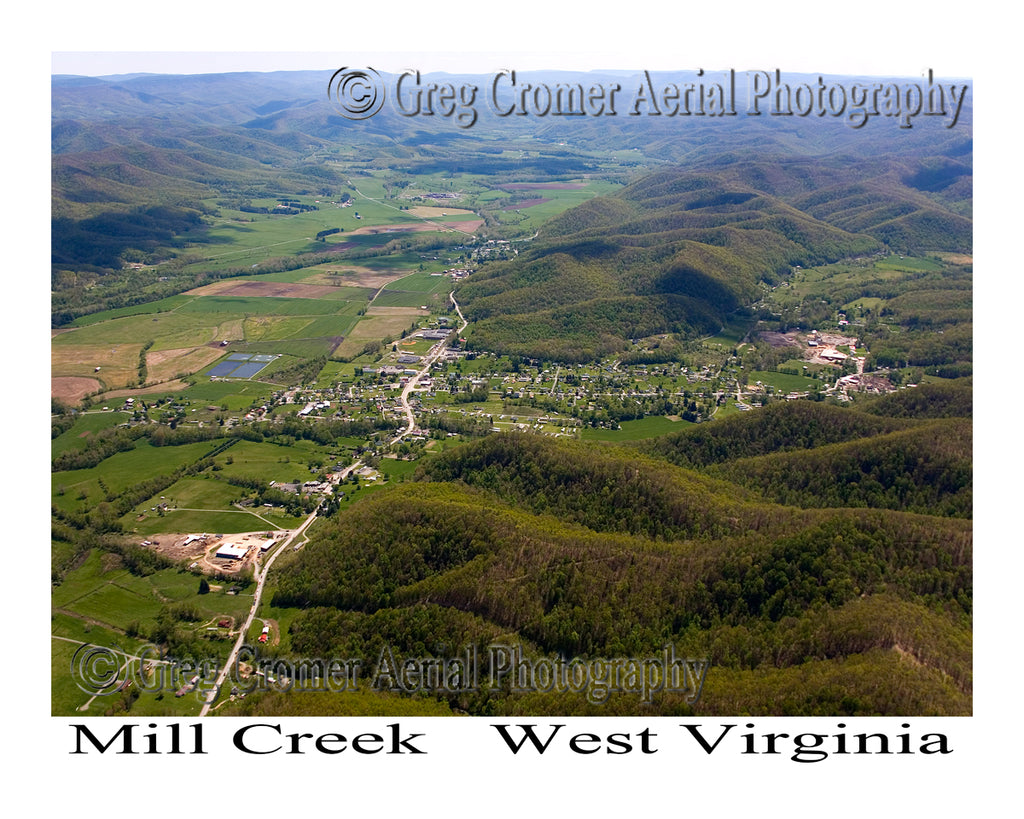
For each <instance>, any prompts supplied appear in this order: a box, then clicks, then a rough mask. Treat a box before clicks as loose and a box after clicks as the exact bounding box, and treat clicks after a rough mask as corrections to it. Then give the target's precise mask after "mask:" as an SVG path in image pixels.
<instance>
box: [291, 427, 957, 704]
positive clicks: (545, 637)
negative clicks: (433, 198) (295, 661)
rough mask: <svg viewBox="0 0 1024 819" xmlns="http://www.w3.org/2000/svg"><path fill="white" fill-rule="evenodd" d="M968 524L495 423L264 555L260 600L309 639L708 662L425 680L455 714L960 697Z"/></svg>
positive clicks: (361, 651)
mask: <svg viewBox="0 0 1024 819" xmlns="http://www.w3.org/2000/svg"><path fill="white" fill-rule="evenodd" d="M897 434H899V433H897ZM970 540H971V529H970V523H969V521H963V520H956V519H951V518H940V517H935V516H928V515H919V514H908V513H905V512H899V511H889V510H883V509H860V510H856V509H836V508H832V509H804V510H801V509H796V508H793V507H784V506H779V505H776V504H774V503H768V502H765V501H761V500H758V499H757V496H756V495H754V494H751V493H748V492H745V491H744V490H743V489H741V488H739V487H738V486H737V485H735V484H730V483H727V482H724V481H722V480H720V479H712V478H710V477H704V476H701V475H699V474H697V473H695V472H692V471H690V470H686V469H682V468H680V467H676V466H672V465H669V464H666V463H664V462H663V463H661V464H659V463H658V462H656V461H651V460H649V459H647V458H643V457H638V456H637V455H635V454H631V453H630V452H629V451H628V450H626V449H620V448H618V447H614V446H609V445H598V444H581V443H571V442H558V441H554V440H551V439H545V438H540V437H535V436H529V435H496V436H491V437H489V438H486V439H484V440H482V441H479V442H477V443H474V444H468V445H465V446H462V447H459V448H456V449H455V450H452V451H451V452H449V453H446V454H445V455H443V456H440V457H438V458H436V459H434V460H433V461H431V462H430V463H429V464H428V465H427V466H426V467H425V468H424V469H423V470H422V472H421V473H420V474H419V475H418V480H417V481H416V482H415V483H412V484H407V485H405V486H402V487H399V488H397V489H395V490H394V491H392V492H391V493H387V494H383V495H378V496H376V497H370V498H368V499H366V500H364V501H363V502H361V503H360V504H358V505H356V506H355V507H353V508H352V510H351V514H349V515H346V516H345V517H344V518H341V519H337V520H333V521H332V522H331V526H330V529H329V531H326V532H324V534H323V535H322V536H321V537H319V538H318V539H317V540H316V541H315V542H313V543H311V544H309V546H308V547H307V548H306V549H305V550H303V553H301V554H300V555H297V556H295V557H294V558H293V559H291V561H290V562H289V563H288V564H287V565H286V566H284V567H283V569H282V571H281V575H280V580H279V583H278V586H277V589H276V591H275V594H274V605H275V606H289V607H294V606H298V607H300V608H301V609H302V611H300V612H299V613H298V614H297V615H296V617H295V619H294V620H293V625H292V638H293V640H298V644H301V645H302V647H303V649H304V650H306V649H312V648H314V647H315V649H316V650H318V651H334V652H343V653H342V654H337V655H330V656H353V655H352V652H355V656H363V655H372V654H373V653H374V649H376V648H378V647H379V645H382V644H388V645H390V646H391V647H393V648H394V650H395V651H396V653H399V654H402V655H406V656H422V654H423V653H424V652H426V653H431V652H434V653H436V652H438V651H443V650H444V649H443V647H444V646H448V647H449V650H450V649H451V648H452V647H454V646H464V645H474V646H477V647H478V650H479V652H480V654H481V656H482V657H484V658H486V657H487V647H488V645H493V644H495V643H502V644H513V643H514V644H516V645H520V646H521V647H522V650H523V651H524V652H525V654H526V655H527V656H529V657H531V658H533V661H538V660H539V658H542V657H551V656H554V655H559V656H562V657H564V658H570V657H582V658H591V659H593V658H600V657H604V658H607V657H624V656H632V657H649V656H655V655H657V654H658V653H659V652H660V651H661V650H662V648H663V647H664V646H666V645H669V644H671V645H673V646H674V647H675V651H676V653H677V655H678V656H682V655H683V654H684V653H685V654H686V655H687V656H690V657H706V658H707V659H709V660H710V662H711V668H710V670H709V671H708V673H707V678H706V681H705V685H704V690H703V694H702V696H701V699H700V700H699V701H698V702H697V703H695V704H694V703H687V702H686V701H685V698H684V697H683V695H681V694H668V693H666V694H664V695H662V696H658V697H656V698H655V700H654V701H653V702H652V703H650V704H649V705H647V704H645V705H643V706H638V704H637V698H636V695H635V694H627V693H621V692H620V693H619V694H618V695H616V696H613V697H610V698H609V699H608V701H607V702H604V703H602V704H601V706H600V707H598V706H597V705H596V704H595V703H594V702H593V701H590V702H588V701H587V700H586V699H585V698H583V697H581V696H580V694H579V692H575V693H572V692H561V693H560V694H559V693H557V692H554V693H552V692H549V693H547V694H544V693H543V692H534V693H532V694H524V695H521V696H520V695H516V694H513V693H511V692H510V691H508V690H507V689H502V688H501V687H500V686H499V687H498V688H497V689H492V690H489V691H486V692H484V693H485V694H486V696H483V695H480V694H479V692H478V695H477V696H473V697H467V696H463V695H457V694H448V695H447V698H448V701H449V704H450V705H451V706H452V707H453V708H456V709H468V710H470V712H472V713H552V714H573V713H635V712H636V709H637V708H638V707H641V708H652V709H654V710H655V711H656V712H659V713H702V714H714V713H735V712H736V711H740V712H743V713H750V714H757V713H792V714H825V713H833V714H855V713H859V714H869V713H874V714H882V713H900V714H913V713H946V714H954V713H961V714H962V713H969V711H970V690H971V683H970V642H971V639H970V612H971V602H970V599H971V592H970V584H971V548H970ZM314 623H315V625H314ZM413 623H419V624H420V625H419V626H417V627H415V628H413V627H411V624H413ZM313 635H315V638H314V637H313ZM311 638H312V639H314V640H315V642H312V643H311V642H309V641H310V639H311ZM345 652H347V653H345ZM417 652H420V654H419V655H417ZM373 659H375V658H374V657H372V656H368V660H373ZM484 662H485V666H486V662H489V660H486V659H485V660H484ZM486 670H487V669H486V667H485V671H486Z"/></svg>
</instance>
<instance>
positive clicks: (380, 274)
mask: <svg viewBox="0 0 1024 819" xmlns="http://www.w3.org/2000/svg"><path fill="white" fill-rule="evenodd" d="M408 275H409V271H408V270H371V269H370V268H368V267H360V266H359V265H345V266H344V267H341V266H336V265H334V264H327V265H322V266H320V267H311V268H309V275H308V276H307V277H306V278H305V279H304V280H303V281H302V282H301V283H302V284H309V285H320V286H327V287H331V288H338V287H366V288H369V289H372V290H377V289H379V288H381V287H383V286H384V285H386V284H388V283H390V282H393V281H395V280H396V279H401V278H402V277H403V276H408ZM331 292H334V293H337V292H338V291H337V289H333V290H332V291H331Z"/></svg>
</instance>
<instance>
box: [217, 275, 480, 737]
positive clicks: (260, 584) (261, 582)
mask: <svg viewBox="0 0 1024 819" xmlns="http://www.w3.org/2000/svg"><path fill="white" fill-rule="evenodd" d="M448 298H450V299H451V302H452V304H453V305H454V306H455V312H456V313H458V315H459V321H460V322H461V324H460V325H459V327H458V329H457V330H456V331H455V336H456V337H458V336H460V335H461V334H462V332H463V330H465V329H466V326H467V325H468V324H469V322H467V321H466V317H465V316H463V315H462V310H461V309H460V308H459V303H458V302H457V301H455V294H454V293H449V294H448ZM447 346H448V345H447V344H445V343H444V342H438V343H437V344H436V345H435V346H434V348H433V349H432V351H431V352H430V353H428V354H427V356H426V357H425V358H424V359H423V366H422V368H421V369H420V370H419V372H417V373H416V375H415V376H413V377H412V378H410V379H409V383H408V384H406V385H405V389H404V390H402V398H401V402H402V408H403V410H404V411H405V415H406V427H405V429H404V430H402V431H401V432H399V433H398V434H397V435H396V436H395V437H394V438H393V439H392V440H391V442H390V443H395V442H397V441H400V440H402V438H404V437H405V436H406V435H408V434H409V433H411V432H412V431H413V430H414V429H416V416H415V415H414V414H413V411H412V406H411V404H410V403H409V395H410V394H411V393H412V390H413V389H414V388H415V386H416V385H417V384H418V383H419V380H420V378H422V377H423V376H424V375H426V374H428V373H429V372H430V367H431V365H433V363H434V362H435V361H436V360H437V359H438V358H439V357H440V356H441V355H442V354H443V353H444V351H445V350H446V349H447ZM362 465H363V462H362V461H356V462H355V463H354V464H351V465H350V466H347V467H345V469H343V470H342V471H341V472H340V473H338V474H339V479H338V482H339V483H340V482H341V481H344V480H345V478H347V477H348V476H349V475H351V474H352V472H353V471H354V470H356V469H358V468H359V467H361V466H362ZM318 510H319V506H317V509H314V510H313V512H311V513H310V515H309V517H307V518H306V520H305V521H303V523H302V525H301V526H299V528H298V529H295V530H294V531H293V532H292V533H291V534H290V535H288V537H287V538H285V539H284V541H283V542H282V543H281V544H280V545H279V546H278V547H277V548H276V549H274V551H273V552H272V553H271V554H270V557H268V558H267V562H266V563H265V564H264V565H263V568H262V570H260V571H258V572H257V575H256V592H255V593H254V594H253V597H252V606H251V607H250V608H249V614H248V616H247V617H246V618H245V623H243V624H242V628H241V629H240V630H239V632H238V639H237V640H236V641H235V645H234V647H233V648H232V649H231V653H230V654H229V655H228V659H227V661H226V662H225V663H224V667H223V668H222V669H221V671H220V674H218V675H217V680H216V682H215V683H214V686H213V689H212V690H211V691H210V693H209V695H208V696H207V698H206V702H205V703H203V708H202V710H201V711H200V712H199V716H201V717H205V716H206V715H207V714H209V713H210V707H211V706H212V705H213V703H214V702H215V701H216V699H217V697H218V695H219V694H220V690H221V688H222V687H223V685H224V681H225V680H226V679H227V676H228V673H229V672H230V671H231V668H232V667H233V666H234V664H235V662H236V661H237V659H238V652H239V651H241V650H242V646H243V645H245V637H246V634H248V633H249V627H250V626H251V625H252V621H253V619H255V617H256V612H257V611H258V610H259V607H260V601H261V599H262V597H263V589H264V586H265V585H266V582H267V575H268V574H269V573H270V567H271V566H272V565H273V563H274V561H275V560H276V559H277V556H278V555H279V554H282V553H283V552H285V551H287V549H288V547H289V546H291V544H292V542H293V541H294V540H295V539H296V538H297V537H299V535H301V534H302V533H303V532H305V531H306V529H307V528H308V527H309V526H310V524H312V523H313V521H314V520H316V513H317V511H318ZM258 565H259V564H258V563H257V566H258Z"/></svg>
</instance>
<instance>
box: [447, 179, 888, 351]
mask: <svg viewBox="0 0 1024 819" xmlns="http://www.w3.org/2000/svg"><path fill="white" fill-rule="evenodd" d="M881 247H882V245H881V243H879V242H878V241H876V240H874V239H872V238H870V237H869V236H866V235H863V234H853V233H848V232H846V231H843V230H839V229H837V228H835V227H832V226H830V225H828V224H826V223H824V222H821V221H818V220H817V219H815V218H813V217H811V216H809V215H808V214H806V213H802V212H801V211H799V210H797V209H796V208H793V207H791V206H789V205H787V204H785V203H784V202H782V201H781V200H779V199H777V198H776V197H774V196H771V195H767V194H764V193H762V192H759V191H757V190H756V189H755V188H752V187H750V186H747V185H742V184H738V183H737V184H731V183H726V182H723V179H722V177H721V176H720V175H718V174H713V173H707V172H705V173H694V172H692V171H688V170H681V169H677V170H670V171H663V172H659V173H656V174H653V175H651V176H649V177H645V178H644V179H642V180H640V181H638V182H636V183H634V184H632V185H630V186H628V187H626V188H624V189H623V190H622V191H621V192H620V193H619V194H616V195H615V196H614V197H608V198H605V199H600V200H594V201H591V202H587V203H585V204H583V205H580V206H579V207H577V208H574V209H573V210H570V211H567V212H566V213H564V214H562V215H560V216H557V217H555V218H554V219H552V220H551V221H550V222H549V223H547V224H546V225H545V226H544V228H543V229H542V231H541V235H540V236H539V237H538V238H537V240H535V241H534V242H533V244H532V246H531V247H530V248H529V250H528V251H526V252H525V253H522V254H520V256H519V258H518V259H516V260H514V261H509V262H504V263H498V264H493V265H487V266H486V267H484V268H483V269H482V270H481V271H479V272H478V273H477V274H476V275H475V276H474V277H473V280H472V281H470V282H468V283H466V284H465V285H463V286H462V287H461V288H460V289H459V298H460V302H461V303H462V304H464V306H465V308H466V313H467V315H468V316H469V317H471V318H472V319H473V321H474V327H473V330H472V333H471V334H470V343H471V345H472V346H473V347H474V348H479V349H488V350H495V351H498V352H505V353H518V354H523V355H530V356H533V357H537V358H553V359H557V360H561V361H587V360H592V359H596V358H600V357H601V356H604V355H608V354H611V353H615V352H618V351H621V350H624V349H625V348H626V346H627V340H628V339H630V338H637V337H645V336H651V335H655V334H658V333H679V334H681V335H683V336H691V337H692V336H694V335H699V334H708V333H713V332H714V331H716V330H717V329H718V328H719V327H720V326H721V324H722V323H723V321H724V319H725V317H726V316H727V315H728V314H729V313H732V312H733V311H735V310H736V309H738V308H739V307H741V306H743V305H746V304H749V303H750V302H751V301H753V300H754V299H755V298H756V297H757V294H758V293H759V289H758V287H759V284H760V283H777V282H779V281H782V280H783V279H784V278H785V277H786V276H787V275H788V274H789V271H790V269H791V268H792V266H794V265H801V266H808V265H814V264H823V263H827V262H830V261H836V260H838V259H841V258H846V257H849V256H855V255H858V254H864V253H870V252H874V251H878V250H879V249H881Z"/></svg>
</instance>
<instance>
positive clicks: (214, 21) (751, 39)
mask: <svg viewBox="0 0 1024 819" xmlns="http://www.w3.org/2000/svg"><path fill="white" fill-rule="evenodd" d="M104 5H105V6H106V7H107V8H108V9H110V8H111V7H113V9H116V8H118V7H120V8H121V9H122V10H123V11H122V13H116V11H115V12H114V13H108V14H104V15H97V14H96V13H95V8H94V7H92V6H90V7H87V8H86V7H82V8H79V7H74V6H73V7H70V8H69V9H66V10H64V11H63V13H61V14H59V15H57V18H56V20H55V21H54V22H53V25H52V27H48V28H47V33H48V34H49V35H50V40H49V46H50V47H49V50H50V52H51V53H52V71H53V73H75V74H89V75H102V74H116V73H133V72H158V73H206V72H219V71H254V70H255V71H270V70H280V69H304V68H312V69H329V68H338V67H340V66H342V65H372V66H373V67H374V68H377V69H378V70H384V71H401V70H404V69H407V68H418V69H420V70H422V71H427V72H429V71H444V70H448V71H472V72H483V73H486V72H492V71H496V70H500V69H502V68H515V69H517V70H527V69H532V68H559V69H574V70H590V69H600V68H620V69H634V70H636V69H652V70H658V69H661V70H688V69H697V68H704V69H707V70H716V69H726V68H735V69H737V70H738V71H745V70H748V69H757V70H771V69H775V68H779V69H782V70H783V71H791V72H808V73H843V74H869V75H871V74H875V75H880V74H886V75H901V76H919V75H921V74H922V73H923V72H925V71H927V69H929V68H932V69H934V70H935V72H936V74H937V75H939V76H944V77H968V76H974V75H975V73H976V71H977V67H978V60H977V58H978V57H979V55H984V54H986V53H989V52H990V49H989V48H987V47H986V43H987V41H988V39H987V38H989V37H991V36H993V35H992V32H987V33H986V35H985V38H983V39H981V40H979V39H978V38H975V37H974V36H972V34H973V32H974V30H975V29H978V28H979V21H978V20H977V17H976V16H973V15H967V14H965V13H964V8H963V6H962V4H961V5H955V4H952V3H949V2H944V1H942V0H940V1H939V2H932V3H930V4H929V5H928V6H927V7H926V9H925V10H924V11H922V10H921V9H920V7H914V8H907V7H903V6H900V5H898V4H896V3H893V2H891V0H861V2H858V3H857V4H852V5H851V4H842V6H841V8H840V9H839V10H838V11H833V10H830V9H829V8H828V4H824V3H821V2H810V0H777V2H774V3H765V2H763V1H761V2H757V3H755V2H752V0H734V2H731V3H728V4H727V5H724V4H714V6H712V5H711V4H706V3H705V4H695V3H678V2H676V3H666V2H650V1H649V0H632V1H631V2H629V3H623V4H618V5H617V6H615V9H616V11H615V13H611V12H608V11H603V10H601V9H600V8H598V6H597V4H587V5H583V4H580V3H578V2H577V3H571V4H569V3H561V4H558V5H556V4H555V3H553V2H550V0H520V1H519V2H516V3H513V4H509V3H490V4H487V3H473V4H468V3H461V4H451V5H439V4H427V3H423V2H419V3H413V2H410V0H390V2H388V3H387V4H385V5H381V6H377V7H375V8H376V9H384V10H385V11H383V12H382V11H371V10H370V8H369V7H368V6H360V5H359V4H358V3H357V2H349V3H345V4H335V5H332V6H328V7H321V6H306V5H303V6H297V5H296V6H295V7H294V8H295V11H294V12H292V13H288V12H287V11H286V10H285V9H286V8H287V6H286V5H281V4H278V5H275V6H273V7H271V8H272V9H273V17H270V15H269V13H265V12H262V11H256V10H255V7H245V8H244V10H243V11H239V7H237V6H232V7H227V8H225V7H219V6H217V7H214V5H213V4H211V3H209V2H206V3H194V2H191V0H180V2H178V3H175V4H174V6H173V8H172V7H170V6H165V7H162V8H159V7H158V8H157V9H156V10H154V9H152V8H151V9H150V10H148V11H140V7H139V4H137V3H134V4H130V3H124V2H122V1H121V0H118V1H117V2H113V3H105V4H104ZM325 8H326V10H325ZM995 36H998V29H996V32H995Z"/></svg>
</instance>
